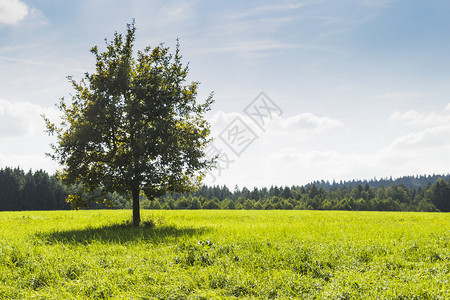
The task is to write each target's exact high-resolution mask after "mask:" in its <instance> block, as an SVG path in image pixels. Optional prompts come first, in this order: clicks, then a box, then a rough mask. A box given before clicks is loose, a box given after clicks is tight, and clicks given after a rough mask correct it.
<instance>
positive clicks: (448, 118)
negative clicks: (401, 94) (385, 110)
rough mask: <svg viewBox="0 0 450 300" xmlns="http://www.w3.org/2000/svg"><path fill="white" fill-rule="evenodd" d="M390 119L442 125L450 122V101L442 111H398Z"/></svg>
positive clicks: (417, 123)
mask: <svg viewBox="0 0 450 300" xmlns="http://www.w3.org/2000/svg"><path fill="white" fill-rule="evenodd" d="M390 119H391V120H394V121H400V122H404V123H405V124H407V125H426V126H442V125H445V124H450V103H449V104H447V106H446V107H445V108H444V109H443V110H442V111H441V112H419V111H417V110H407V111H405V112H400V111H396V112H394V113H393V114H392V115H391V117H390Z"/></svg>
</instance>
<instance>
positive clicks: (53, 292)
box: [0, 211, 450, 299]
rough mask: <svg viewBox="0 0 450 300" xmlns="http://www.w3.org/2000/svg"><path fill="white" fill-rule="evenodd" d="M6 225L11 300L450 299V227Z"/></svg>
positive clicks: (187, 218)
mask: <svg viewBox="0 0 450 300" xmlns="http://www.w3.org/2000/svg"><path fill="white" fill-rule="evenodd" d="M142 214H143V218H144V219H147V220H151V221H149V222H147V224H146V225H147V226H144V227H141V228H133V227H131V226H130V225H129V224H128V223H127V220H129V219H130V217H131V212H130V211H61V212H2V213H0V299H237V298H242V299H245V298H247V299H275V298H278V299H289V298H293V299H361V298H362V299H448V297H449V294H450V282H449V281H450V273H449V272H450V250H449V249H450V215H449V214H438V213H436V214H435V213H381V212H324V211H320V212H319V211H143V212H142Z"/></svg>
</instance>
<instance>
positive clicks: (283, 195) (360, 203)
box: [0, 167, 450, 212]
mask: <svg viewBox="0 0 450 300" xmlns="http://www.w3.org/2000/svg"><path fill="white" fill-rule="evenodd" d="M76 190H77V186H70V187H66V186H64V185H63V184H62V183H61V181H60V180H59V179H58V177H57V176H56V175H49V174H48V173H47V172H45V171H43V170H39V171H34V172H33V171H32V170H29V171H28V172H25V171H24V170H22V169H20V168H9V167H6V168H3V169H0V211H23V210H65V209H70V208H71V206H70V205H69V204H68V203H66V201H65V199H66V197H67V196H68V195H69V194H72V193H74V191H76ZM128 198H129V196H128V195H119V194H117V193H113V194H108V195H107V196H106V197H105V201H104V204H90V206H89V208H92V209H102V208H105V209H125V208H126V209H128V208H131V202H130V201H128ZM140 202H141V207H142V208H144V209H246V210H250V209H254V210H263V209H265V210H274V209H276V210H282V209H284V210H292V209H299V210H357V211H425V212H431V211H436V212H438V211H441V212H449V211H450V175H448V174H447V175H421V176H405V177H401V178H398V179H392V178H385V179H375V178H374V179H371V180H353V181H340V182H335V181H333V182H331V183H330V182H328V181H315V182H312V183H310V184H307V185H304V186H291V187H288V186H284V187H279V186H271V187H269V188H256V187H255V188H253V189H248V188H246V187H242V188H239V187H238V186H236V187H235V188H234V189H233V190H230V189H229V188H228V187H227V186H206V185H204V186H203V187H202V188H201V189H200V190H198V191H197V192H195V193H192V194H167V195H165V196H163V197H159V198H157V199H155V200H153V201H150V200H148V199H146V198H145V197H143V196H141V199H140Z"/></svg>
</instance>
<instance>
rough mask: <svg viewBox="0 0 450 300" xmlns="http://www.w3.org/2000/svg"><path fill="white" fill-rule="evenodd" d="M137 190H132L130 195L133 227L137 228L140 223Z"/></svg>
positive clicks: (138, 191)
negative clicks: (131, 198)
mask: <svg viewBox="0 0 450 300" xmlns="http://www.w3.org/2000/svg"><path fill="white" fill-rule="evenodd" d="M139 193H140V190H139V188H133V189H132V190H131V195H132V197H133V225H134V226H135V227H138V226H139V224H140V223H141V211H140V209H139Z"/></svg>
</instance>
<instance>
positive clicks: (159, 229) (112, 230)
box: [35, 223, 210, 245]
mask: <svg viewBox="0 0 450 300" xmlns="http://www.w3.org/2000/svg"><path fill="white" fill-rule="evenodd" d="M209 231H210V229H209V228H207V227H200V228H190V227H182V228H178V227H176V226H173V225H158V226H155V225H151V226H148V224H147V226H142V227H134V226H132V225H131V224H129V223H121V224H112V225H107V226H102V227H88V228H83V229H72V230H57V231H53V232H46V233H43V232H40V233H37V234H35V236H36V237H37V238H38V239H39V240H40V241H42V242H44V243H45V244H58V243H63V244H85V245H87V244H92V243H95V242H101V243H116V244H122V243H128V242H135V241H143V242H146V243H151V244H159V243H164V242H167V241H170V240H174V241H176V240H178V239H180V238H186V237H193V236H197V235H198V236H200V235H202V234H204V233H207V232H209Z"/></svg>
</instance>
